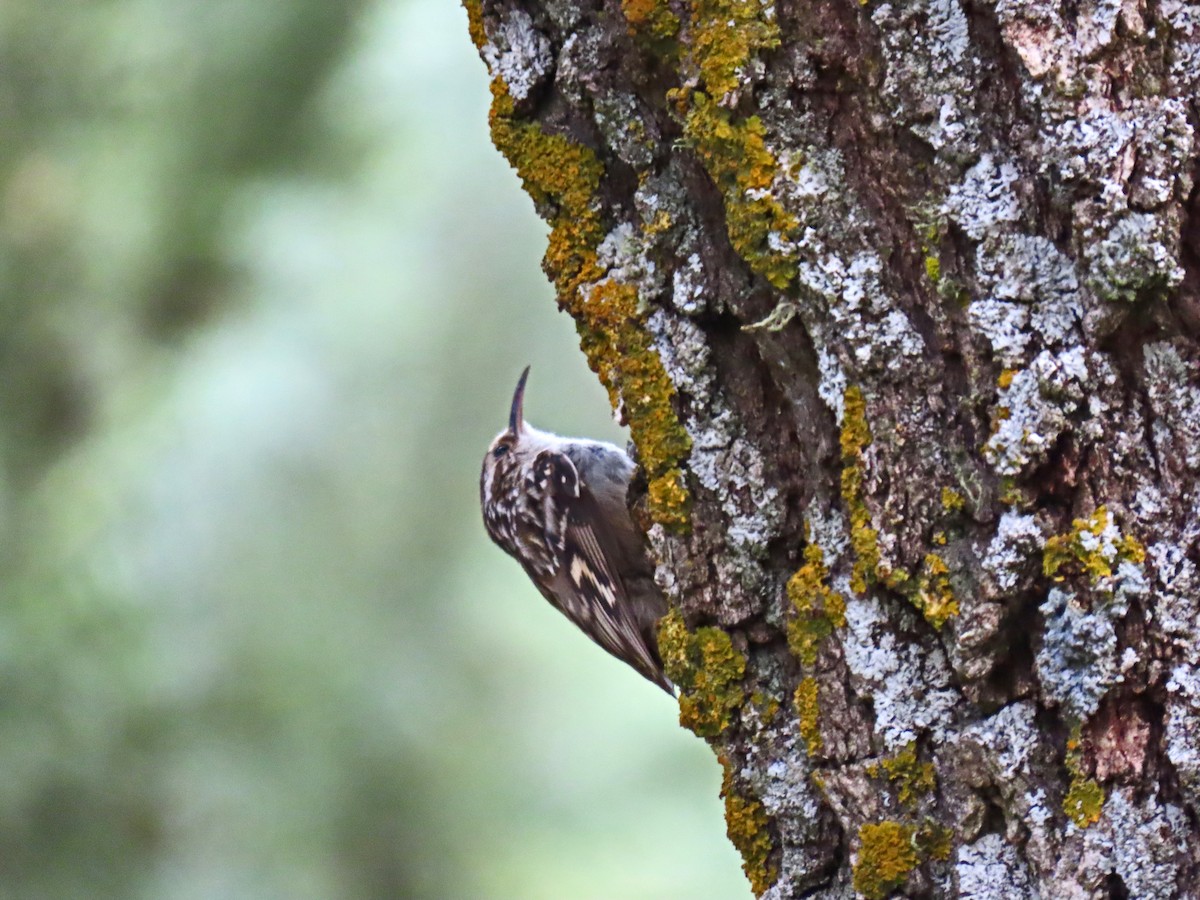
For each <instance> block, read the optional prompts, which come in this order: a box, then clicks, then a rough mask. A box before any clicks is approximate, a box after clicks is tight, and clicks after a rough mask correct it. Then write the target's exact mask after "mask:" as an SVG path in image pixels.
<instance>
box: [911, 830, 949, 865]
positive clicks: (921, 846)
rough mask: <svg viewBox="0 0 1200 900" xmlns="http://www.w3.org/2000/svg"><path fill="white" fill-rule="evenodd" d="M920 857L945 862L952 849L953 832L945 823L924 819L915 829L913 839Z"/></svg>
mask: <svg viewBox="0 0 1200 900" xmlns="http://www.w3.org/2000/svg"><path fill="white" fill-rule="evenodd" d="M913 843H914V844H916V847H917V853H918V855H919V856H920V857H921V859H936V860H939V861H940V862H945V861H946V860H948V859H949V858H950V853H951V852H952V851H953V850H954V832H953V831H952V830H951V829H949V828H947V827H946V826H945V825H939V824H938V823H937V822H931V821H926V822H924V823H923V824H922V825H921V827H920V828H918V829H917V834H916V838H915V839H914V841H913Z"/></svg>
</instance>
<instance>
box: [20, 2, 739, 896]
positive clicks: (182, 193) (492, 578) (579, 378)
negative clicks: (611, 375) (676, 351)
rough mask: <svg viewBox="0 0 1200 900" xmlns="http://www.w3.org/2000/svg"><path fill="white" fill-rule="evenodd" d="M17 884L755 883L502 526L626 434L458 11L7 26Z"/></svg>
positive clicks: (675, 755)
mask: <svg viewBox="0 0 1200 900" xmlns="http://www.w3.org/2000/svg"><path fill="white" fill-rule="evenodd" d="M0 58H2V59H3V60H4V64H3V66H0V121H2V123H3V129H4V135H5V140H4V141H3V142H0V462H2V466H0V529H2V532H0V533H2V537H3V541H2V543H0V547H2V552H0V579H2V580H0V591H2V596H0V680H2V687H0V767H2V769H3V771H4V773H5V778H4V779H3V781H2V782H0V792H2V795H0V897H55V898H60V897H61V898H72V897H89V898H105V897H122V898H123V897H154V898H210V897H221V898H231V897H247V898H250V897H253V898H270V897H281V898H282V897H287V898H306V897H312V898H331V897H347V898H360V897H361V898H394V897H467V896H471V897H489V898H492V897H494V898H506V897H511V898H541V897H545V898H551V897H554V898H559V897H568V896H569V897H574V898H588V897H594V898H616V897H621V898H629V897H684V896H688V897H731V896H744V895H745V894H746V886H745V883H744V881H743V880H742V878H741V875H740V873H739V872H738V861H737V858H736V855H735V854H734V851H733V850H732V848H731V847H729V846H728V845H727V842H726V840H725V838H724V835H723V822H722V816H721V810H720V803H719V800H718V798H717V789H718V784H719V779H720V772H719V768H718V767H717V766H716V763H715V761H714V760H712V759H711V757H710V755H709V753H708V751H707V749H706V748H705V747H704V746H703V745H702V744H700V743H699V742H697V741H695V740H694V739H693V738H691V737H690V736H689V735H687V734H685V733H684V732H682V731H681V730H680V729H679V728H678V726H677V724H676V721H675V717H676V711H675V710H674V709H672V708H671V706H670V704H669V703H666V702H665V701H664V699H663V698H662V696H661V694H660V693H659V692H657V691H655V690H654V689H653V688H652V687H651V686H649V685H647V684H645V683H644V682H642V680H641V679H640V678H638V677H637V676H636V675H634V674H632V673H631V672H629V671H628V670H627V669H626V668H625V667H622V666H620V665H619V664H616V663H613V662H611V661H610V660H609V659H608V658H607V657H606V656H605V655H604V654H603V653H602V652H600V651H598V650H596V649H595V648H593V647H591V646H590V645H588V644H587V643H586V642H585V641H584V639H583V638H581V637H579V636H578V635H577V634H576V633H575V632H574V631H573V629H571V627H570V626H569V625H567V624H566V623H565V621H562V620H561V619H560V617H558V616H557V615H556V614H555V613H553V611H552V610H550V609H549V608H548V607H547V605H546V604H545V603H544V602H543V601H542V600H541V598H540V597H539V596H538V595H537V594H536V592H535V591H534V590H533V589H532V588H531V587H530V586H529V585H528V583H527V582H525V580H524V578H523V576H522V575H521V574H520V572H519V570H518V569H517V567H516V565H515V564H513V563H511V562H510V561H508V560H507V559H505V558H504V557H503V555H502V554H501V553H500V552H499V551H498V550H496V549H495V548H493V547H491V546H490V545H488V544H487V542H486V539H485V537H484V535H483V530H482V527H481V526H480V525H479V523H478V511H477V508H476V507H477V503H478V499H477V490H478V489H477V472H478V463H479V459H480V455H481V452H482V448H483V447H485V446H486V444H487V442H488V440H489V439H490V438H491V436H492V434H493V433H494V432H495V431H496V430H498V429H499V428H500V427H501V426H502V425H503V422H504V417H505V414H506V409H507V401H508V396H509V394H510V392H511V387H512V385H511V382H512V380H513V378H514V377H515V374H516V373H517V372H518V371H519V368H520V366H521V365H523V364H524V363H525V362H530V361H531V362H533V363H534V374H533V380H532V383H531V388H530V395H529V402H528V404H527V408H528V410H529V414H530V418H531V419H533V420H534V421H536V422H537V423H538V424H540V425H542V426H543V427H549V428H555V429H558V430H562V431H565V432H577V433H586V434H594V435H598V436H603V437H608V438H610V439H616V440H622V439H623V438H621V437H620V435H619V433H618V432H617V431H616V430H615V427H614V426H613V425H612V424H611V423H610V422H608V421H607V418H606V415H605V413H606V400H605V397H604V393H603V391H602V390H601V389H600V387H599V385H598V384H597V383H596V382H595V379H594V378H593V377H592V376H591V375H590V373H588V372H587V371H586V368H585V367H584V365H583V360H582V356H581V355H580V354H579V352H578V350H577V348H576V346H575V343H574V336H573V332H572V328H571V325H570V322H569V321H568V320H566V318H565V317H563V316H558V315H556V314H555V313H554V310H553V301H552V299H551V292H550V290H549V288H548V287H547V285H545V283H544V281H543V279H542V277H541V275H540V273H539V272H538V270H537V260H538V257H539V256H540V250H541V245H542V244H543V242H544V230H543V228H542V226H541V225H540V224H539V223H538V222H537V221H536V220H535V219H534V218H533V215H532V212H531V210H530V208H529V203H528V201H527V199H526V198H524V197H523V196H522V195H521V194H520V193H519V191H518V189H517V187H516V185H515V180H514V178H513V177H512V175H511V173H509V172H508V170H507V168H506V167H505V166H504V163H503V161H502V160H501V159H500V158H499V156H498V154H496V153H495V152H494V151H493V150H492V149H491V147H490V146H489V145H488V143H487V137H486V102H487V96H486V92H487V79H486V77H485V73H484V72H483V70H482V67H481V64H480V63H479V61H478V60H477V58H476V57H475V55H474V51H473V49H472V48H471V46H470V43H469V41H468V39H467V36H466V22H465V16H464V14H463V13H462V12H461V10H459V9H458V8H457V7H456V6H455V5H453V4H451V3H449V2H446V0H401V2H387V3H375V4H370V3H366V2H342V3H337V2H334V3H330V2H318V0H287V2H284V0H255V2H250V0H239V2H233V0H210V2H208V3H204V4H201V3H190V2H185V0H106V2H99V0H91V2H82V0H57V2H55V3H45V2H42V0H37V2H35V0H8V2H7V3H5V4H4V5H3V6H2V7H0Z"/></svg>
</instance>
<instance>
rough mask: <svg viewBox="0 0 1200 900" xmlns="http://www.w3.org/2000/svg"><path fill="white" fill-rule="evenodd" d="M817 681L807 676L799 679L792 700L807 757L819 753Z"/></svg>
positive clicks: (820, 743)
mask: <svg viewBox="0 0 1200 900" xmlns="http://www.w3.org/2000/svg"><path fill="white" fill-rule="evenodd" d="M817 687H818V685H817V679H815V678H813V677H811V676H808V677H805V678H803V679H801V681H800V684H799V686H798V687H797V688H796V695H795V697H794V698H793V700H794V702H795V704H796V715H797V717H798V718H799V720H800V737H802V738H804V746H805V747H807V748H808V755H809V756H816V755H817V754H818V753H820V752H821V747H822V745H823V741H822V740H821V725H820V713H819V711H818V707H817Z"/></svg>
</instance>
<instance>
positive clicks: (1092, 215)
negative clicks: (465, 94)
mask: <svg viewBox="0 0 1200 900" xmlns="http://www.w3.org/2000/svg"><path fill="white" fill-rule="evenodd" d="M468 12H469V14H470V20H471V32H472V37H473V38H474V40H475V42H476V44H477V46H478V47H479V48H480V50H481V55H482V56H483V58H484V60H485V61H486V63H487V65H488V68H489V71H490V73H491V76H492V87H493V94H494V97H495V103H494V105H493V109H492V114H491V122H492V129H493V136H494V139H495V141H496V144H497V146H498V147H499V149H500V150H501V151H502V152H503V153H505V155H506V156H507V157H508V158H509V160H510V161H511V162H512V164H513V165H514V166H515V168H516V169H517V171H518V173H519V174H520V176H521V177H522V179H523V181H524V183H525V186H526V188H527V190H528V191H529V193H530V194H531V196H532V197H533V199H534V201H535V203H536V204H537V207H538V210H539V212H540V213H542V215H544V216H545V218H546V219H547V220H548V221H549V222H550V225H551V236H550V246H549V249H548V251H547V255H546V260H545V267H546V270H547V272H548V274H549V275H550V277H551V278H552V279H553V280H554V282H555V284H556V286H557V290H558V300H559V304H560V305H561V306H562V308H563V309H565V310H566V311H567V312H569V313H570V314H571V315H572V316H574V318H575V319H576V321H577V322H578V324H579V331H580V335H581V343H582V346H583V349H584V351H585V352H586V353H587V355H588V358H589V361H590V362H591V364H592V366H593V368H595V370H596V371H597V373H598V374H599V375H600V377H601V379H602V380H603V381H604V383H605V384H606V385H607V386H608V388H609V390H610V394H611V396H612V399H613V402H614V405H615V406H616V407H617V408H618V409H619V410H620V411H621V413H622V414H623V416H624V418H625V419H626V421H627V422H628V423H629V425H630V429H631V435H632V439H633V442H634V444H635V446H636V448H637V452H638V455H639V459H640V462H641V465H642V468H643V471H644V472H645V483H644V485H642V486H641V488H642V489H641V490H639V492H638V493H639V499H638V500H637V505H636V509H637V511H638V512H639V514H640V515H642V516H643V519H644V522H645V524H646V526H647V530H648V534H649V538H650V541H651V544H652V547H653V549H654V552H655V554H656V556H657V558H658V560H659V562H660V566H659V570H658V577H659V580H660V582H661V583H662V585H663V586H664V588H665V589H666V590H667V592H668V595H669V597H670V600H671V603H672V606H673V612H672V613H671V615H670V616H668V618H667V619H666V620H664V623H663V625H662V632H661V637H660V643H661V646H662V650H663V655H664V658H665V660H666V663H667V665H668V670H669V672H670V674H671V675H672V677H673V678H674V680H675V681H676V682H677V683H679V685H680V687H681V688H682V696H681V699H680V708H681V721H682V723H683V724H684V725H686V726H687V727H689V728H691V729H692V730H694V731H695V732H696V733H697V734H699V735H701V736H702V737H704V738H705V739H707V740H708V741H709V742H710V743H711V745H712V746H713V748H714V750H716V752H717V753H718V754H719V756H720V759H721V761H722V762H723V764H724V766H725V770H726V776H727V777H726V785H725V795H726V809H727V819H728V826H729V832H730V837H731V838H732V840H733V841H734V843H735V844H736V845H737V846H738V848H739V850H741V852H742V854H743V857H744V859H745V868H746V872H747V875H748V877H749V879H750V882H751V885H752V887H753V888H754V890H755V892H756V893H759V894H762V895H764V896H769V897H772V898H784V897H798V896H820V897H842V896H850V895H852V894H855V893H857V894H858V895H861V896H866V897H883V896H886V895H888V894H889V893H891V892H893V891H898V892H901V893H903V894H906V895H909V896H964V897H1020V896H1037V895H1039V894H1040V896H1042V897H1056V898H1058V897H1080V898H1083V897H1124V896H1133V897H1139V898H1171V897H1180V896H1200V822H1198V820H1197V813H1198V812H1200V660H1198V651H1197V639H1198V637H1200V573H1198V572H1197V563H1198V562H1200V545H1198V539H1200V521H1198V517H1197V506H1198V503H1200V494H1198V493H1197V491H1196V486H1195V485H1196V475H1197V471H1198V469H1200V440H1198V439H1200V347H1198V346H1197V335H1198V334H1200V197H1198V193H1197V190H1196V187H1195V180H1196V175H1197V161H1198V159H1200V150H1198V143H1197V126H1198V124H1200V107H1198V101H1197V96H1198V94H1200V8H1198V7H1197V6H1196V5H1194V4H1190V3H1185V2H1181V0H1149V2H1142V0H1069V2H1068V0H1062V2H1057V0H998V2H986V0H978V2H966V3H963V2H960V0H912V2H897V3H895V4H889V3H880V2H877V0H864V2H863V3H861V4H860V3H858V2H851V0H780V2H778V3H775V4H773V5H772V4H768V3H765V2H756V0H691V2H688V3H684V2H679V0H670V2H666V0H623V2H621V3H620V4H618V3H617V2H616V0H547V2H545V3H543V4H536V3H533V2H531V0H482V4H481V3H480V2H479V0H470V2H469V3H468Z"/></svg>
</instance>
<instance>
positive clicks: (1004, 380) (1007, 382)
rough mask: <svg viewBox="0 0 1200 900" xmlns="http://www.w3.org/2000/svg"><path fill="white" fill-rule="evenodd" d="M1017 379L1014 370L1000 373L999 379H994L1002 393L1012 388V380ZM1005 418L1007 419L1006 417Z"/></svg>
mask: <svg viewBox="0 0 1200 900" xmlns="http://www.w3.org/2000/svg"><path fill="white" fill-rule="evenodd" d="M1016 377H1017V370H1016V369H1005V370H1004V371H1002V372H1001V373H1000V377H999V378H997V379H996V384H997V385H999V386H1000V389H1001V390H1002V391H1007V390H1008V389H1009V387H1011V386H1012V383H1013V379H1014V378H1016ZM1006 418H1007V417H1006Z"/></svg>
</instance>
